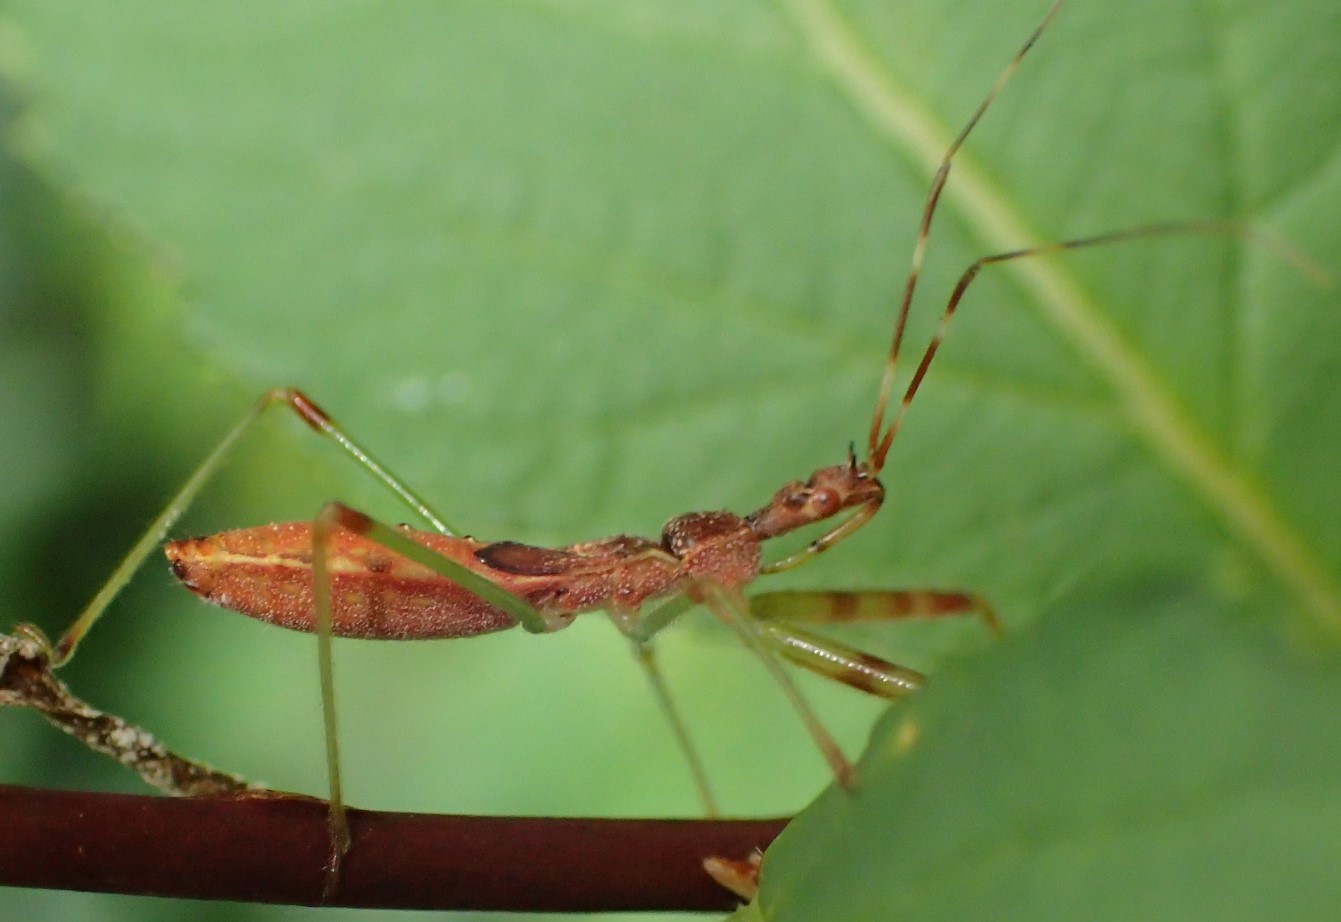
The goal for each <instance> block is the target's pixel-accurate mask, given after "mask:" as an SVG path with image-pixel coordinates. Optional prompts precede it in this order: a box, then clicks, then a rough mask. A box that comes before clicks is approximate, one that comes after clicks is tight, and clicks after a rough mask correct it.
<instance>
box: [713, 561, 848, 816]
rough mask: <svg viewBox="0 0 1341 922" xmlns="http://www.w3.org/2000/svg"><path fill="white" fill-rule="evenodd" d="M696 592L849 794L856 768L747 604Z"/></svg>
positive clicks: (736, 596) (727, 595)
mask: <svg viewBox="0 0 1341 922" xmlns="http://www.w3.org/2000/svg"><path fill="white" fill-rule="evenodd" d="M698 589H699V590H700V592H701V593H702V597H703V601H704V603H705V604H706V605H707V606H708V607H709V608H710V609H712V611H713V614H715V615H717V617H719V618H721V619H722V620H723V621H725V622H726V623H727V624H728V625H729V626H730V627H731V628H732V629H733V630H734V631H735V632H736V634H737V635H738V636H739V637H740V639H741V641H742V642H744V644H745V646H747V647H749V648H750V650H752V651H754V653H755V655H756V656H758V657H759V659H760V660H762V661H763V664H764V667H765V668H766V669H768V671H769V673H771V674H772V676H773V679H774V680H775V681H776V682H777V683H778V685H779V687H781V689H782V693H783V694H784V695H786V696H787V700H788V701H790V702H791V705H792V707H793V708H795V709H796V713H797V714H799V715H800V717H801V722H802V723H803V724H805V727H806V730H807V731H809V733H810V736H811V738H812V739H814V741H815V745H817V746H818V747H819V749H820V752H821V753H823V755H824V759H825V761H827V762H828V763H829V767H830V768H831V769H832V770H833V774H834V777H835V778H836V779H837V780H838V783H839V784H841V785H842V786H843V787H845V788H848V789H849V790H850V789H851V788H852V787H853V786H854V785H855V784H856V768H855V767H854V766H853V765H852V763H851V762H850V761H848V758H847V756H845V755H844V754H843V750H842V749H841V748H840V747H839V745H838V743H837V742H836V741H835V740H834V738H833V736H832V735H831V734H830V733H829V731H828V730H827V729H825V727H824V724H823V723H821V722H820V719H819V716H818V715H817V714H816V713H815V711H814V710H813V709H812V708H811V707H810V704H809V703H808V702H807V701H806V700H805V698H804V697H803V696H802V695H801V690H800V689H799V688H797V687H796V683H795V682H793V681H792V677H791V676H789V675H788V674H787V673H786V671H785V670H784V669H783V668H782V664H781V663H779V662H778V660H777V657H775V656H774V655H773V653H774V651H775V650H776V649H777V644H775V643H774V642H772V641H771V640H769V639H768V636H767V634H766V631H765V627H766V625H764V624H763V623H761V622H757V621H755V620H754V619H753V618H751V617H750V614H749V606H748V603H747V602H746V600H745V598H744V597H743V596H741V594H740V592H739V591H733V590H728V589H725V588H723V587H722V586H718V585H716V584H714V583H700V584H699V585H698Z"/></svg>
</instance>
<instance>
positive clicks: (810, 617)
mask: <svg viewBox="0 0 1341 922" xmlns="http://www.w3.org/2000/svg"><path fill="white" fill-rule="evenodd" d="M749 601H750V615H751V616H752V617H753V618H754V619H755V620H756V621H757V622H758V624H759V627H760V629H761V636H762V638H763V640H764V643H765V644H766V645H767V646H768V647H769V648H770V649H772V650H774V651H775V652H776V653H778V654H779V655H780V656H782V657H783V658H784V659H786V660H788V661H789V662H792V663H794V664H796V665H797V666H800V667H801V668H803V669H808V670H810V671H811V672H814V673H817V674H819V675H822V676H825V677H827V678H830V679H835V680H836V681H839V682H842V683H844V684H846V685H850V686H852V687H853V688H856V689H858V690H859V691H864V692H866V693H867V694H870V695H876V696H878V697H881V698H900V697H902V696H904V695H906V694H909V693H911V692H914V691H917V690H918V689H919V688H921V687H922V685H923V683H924V682H925V681H926V677H925V676H924V675H922V674H921V673H920V672H917V671H915V670H912V669H909V668H907V667H906V666H900V665H898V664H897V663H891V662H889V661H888V660H884V659H881V658H880V657H878V656H873V655H871V654H869V653H865V652H863V651H861V650H858V649H857V648H855V647H851V646H848V645H847V644H844V643H841V642H839V641H837V640H834V639H833V638H831V637H821V636H819V635H816V634H812V633H810V632H809V631H805V630H802V629H801V628H798V627H796V626H795V624H796V622H799V621H809V622H822V623H829V624H838V623H845V622H854V621H887V620H894V619H900V618H914V617H932V618H935V617H944V616H949V615H967V614H979V615H981V616H982V618H983V620H984V621H985V622H986V624H987V626H988V628H990V629H991V630H992V632H993V633H995V634H1000V633H1001V622H1000V620H999V619H998V618H997V615H996V610H995V609H993V608H992V606H991V605H990V604H989V603H988V602H987V600H985V599H984V598H982V596H979V595H974V594H973V593H969V592H946V591H943V590H938V589H898V590H891V591H869V592H836V591H835V592H805V591H786V590H784V591H781V592H765V593H762V594H761V595H757V596H755V597H753V598H751V599H750V600H749Z"/></svg>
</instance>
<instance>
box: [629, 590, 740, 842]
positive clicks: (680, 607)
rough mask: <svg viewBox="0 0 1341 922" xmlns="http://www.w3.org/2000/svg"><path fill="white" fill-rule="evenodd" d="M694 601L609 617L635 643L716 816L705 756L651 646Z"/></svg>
mask: <svg viewBox="0 0 1341 922" xmlns="http://www.w3.org/2000/svg"><path fill="white" fill-rule="evenodd" d="M692 604H693V603H692V602H690V600H689V599H688V598H686V597H685V596H676V597H675V598H673V599H670V600H669V601H667V602H664V603H662V604H661V605H660V606H658V607H657V608H655V609H653V610H652V611H651V612H650V613H649V614H648V616H647V617H646V618H641V617H639V616H638V614H637V613H636V612H622V611H618V610H616V611H612V612H610V620H612V621H613V622H614V623H615V627H617V628H619V632H620V633H621V634H623V635H624V636H625V637H627V638H628V639H629V641H630V642H631V643H632V645H633V655H634V658H636V659H637V660H638V663H639V665H641V666H642V667H643V672H644V673H645V674H646V676H647V681H648V682H649V683H650V684H651V686H652V694H653V695H654V696H655V697H656V699H657V705H658V706H659V707H660V708H661V713H662V715H663V716H664V717H665V718H666V722H667V723H668V724H670V728H671V733H672V734H674V736H675V742H676V743H677V744H678V745H679V747H680V751H681V752H682V753H684V757H685V760H686V761H687V762H688V763H689V772H690V774H691V775H693V777H694V786H695V787H696V788H697V789H698V796H699V799H700V800H701V801H702V802H703V811H704V813H705V814H706V815H708V816H710V817H715V816H720V815H721V811H720V810H719V809H718V807H717V799H716V798H715V797H714V796H713V793H712V786H711V785H710V784H709V783H708V773H707V770H706V769H704V767H703V760H702V758H701V757H700V756H699V754H698V749H697V748H696V747H695V746H694V741H693V739H692V738H691V737H690V735H689V728H688V726H687V725H686V724H685V722H684V718H683V717H682V716H681V714H680V710H679V708H677V707H676V706H675V701H674V699H672V698H671V695H670V689H669V687H668V686H667V685H666V678H665V676H664V675H662V673H661V668H660V667H659V666H658V665H657V660H656V651H655V650H654V649H653V647H652V637H653V635H654V634H656V632H657V631H659V630H661V628H663V627H665V626H666V625H667V624H669V623H670V622H671V621H673V620H674V619H675V618H677V617H679V616H680V615H681V614H683V613H684V612H686V611H688V610H689V609H690V607H691V606H692Z"/></svg>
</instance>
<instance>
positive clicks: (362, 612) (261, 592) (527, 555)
mask: <svg viewBox="0 0 1341 922" xmlns="http://www.w3.org/2000/svg"><path fill="white" fill-rule="evenodd" d="M883 496H884V490H883V488H882V487H881V486H880V484H879V481H877V480H875V478H873V477H871V476H869V474H868V473H867V472H866V471H865V470H864V468H863V467H862V466H860V465H858V464H857V463H856V462H855V461H853V460H849V462H848V463H847V464H840V465H836V466H834V467H829V468H823V469H821V470H819V471H816V472H815V474H814V475H813V476H812V477H811V478H810V480H808V481H806V482H805V483H801V482H794V483H790V484H788V485H787V486H785V487H783V488H782V489H781V490H779V491H778V493H777V494H776V495H775V496H774V497H773V499H772V501H770V502H769V503H768V505H766V506H764V507H763V508H761V509H759V510H758V511H757V512H755V513H753V514H751V515H750V516H748V517H742V516H738V515H735V514H734V513H731V512H691V513H688V514H686V515H681V516H676V517H675V518H673V519H671V520H670V521H669V522H667V523H666V526H665V528H663V529H662V533H661V540H660V541H653V540H649V539H647V538H637V537H631V536H628V535H617V536H615V537H613V538H604V539H601V540H599V541H588V542H585V543H582V544H573V545H569V546H568V547H560V548H543V547H533V546H531V545H528V544H518V543H516V542H513V541H498V542H483V541H476V540H475V539H473V538H458V537H449V536H446V535H441V534H437V533H436V532H425V531H417V530H415V529H410V528H406V527H404V526H402V530H403V531H404V532H405V534H406V535H408V536H409V537H411V538H413V539H414V540H415V541H417V542H419V543H420V544H422V545H424V546H425V547H427V548H429V549H431V550H433V551H436V552H437V553H438V554H441V555H442V556H443V557H447V558H449V559H451V560H453V561H455V562H456V563H458V564H461V565H462V566H464V567H466V568H468V569H470V570H472V571H474V572H475V573H478V574H479V575H480V576H483V577H484V578H486V579H488V580H489V581H490V582H492V583H494V584H495V585H497V586H499V587H500V588H502V589H505V590H507V591H508V592H510V593H512V594H513V595H515V596H518V597H520V598H522V599H525V600H526V601H527V602H528V603H530V604H531V605H532V606H533V607H534V608H535V609H536V610H538V611H539V612H540V613H541V614H542V615H544V616H545V618H546V620H547V622H548V628H549V630H551V631H555V630H559V629H560V628H563V627H566V626H568V625H569V624H571V623H572V620H573V618H574V617H576V616H577V615H579V614H581V613H583V612H587V611H593V610H595V609H607V610H612V611H619V612H636V611H638V610H640V609H642V608H643V606H644V605H645V604H646V603H648V602H649V601H652V600H655V599H658V598H662V597H666V596H671V595H676V594H679V593H687V594H689V595H690V596H691V597H694V598H695V599H697V598H698V596H697V592H696V590H695V586H696V585H697V584H698V583H700V582H711V583H713V584H714V585H716V586H720V587H723V588H726V589H736V588H739V587H741V586H744V585H745V584H747V583H749V582H752V581H753V580H754V579H755V577H757V576H758V575H759V570H760V543H761V542H762V541H764V540H765V539H767V538H770V537H773V536H774V535H778V534H782V533H784V532H787V531H791V530H792V529H793V528H797V527H800V526H801V525H806V524H809V523H811V522H814V521H818V520H820V519H824V518H828V517H829V516H832V515H833V514H835V513H836V512H839V511H840V510H842V509H845V508H848V507H850V506H854V505H866V506H870V507H871V508H875V507H878V505H879V502H880V500H881V499H883ZM329 540H330V547H329V554H330V556H329V565H330V574H331V628H332V632H333V633H334V634H335V635H336V636H339V637H364V638H382V639H393V640H416V639H430V638H446V637H469V636H472V635H475V634H487V633H490V632H492V631H501V630H504V629H505V628H510V627H513V626H515V625H516V624H517V622H516V620H515V619H514V618H513V617H512V616H511V615H509V614H508V613H507V612H505V611H503V610H501V609H499V608H497V607H495V606H493V605H491V604H489V603H488V602H485V601H484V600H483V599H481V598H480V597H479V596H477V595H475V594H474V593H472V592H470V591H469V590H467V589H465V588H463V587H462V586H460V585H458V584H457V583H455V582H453V581H452V580H450V579H447V578H446V577H443V576H440V575H439V574H437V573H434V572H433V571H432V570H429V569H428V568H427V567H424V566H422V565H421V564H418V563H415V562H413V561H410V560H407V559H406V558H404V557H401V556H400V555H398V554H396V553H394V552H393V551H390V550H388V549H387V548H385V547H383V546H382V545H381V544H379V543H377V542H376V541H374V540H371V539H369V538H365V537H363V536H361V535H359V534H356V533H355V532H353V531H351V530H348V529H336V530H334V531H332V532H331V535H330V539H329ZM165 551H166V553H167V555H168V559H169V560H170V561H171V562H172V571H173V573H174V574H176V576H177V578H178V579H180V580H181V581H182V582H183V583H184V584H185V585H186V586H187V587H188V588H189V589H191V591H193V592H195V593H196V594H197V595H200V596H201V597H203V598H205V599H207V600H209V601H211V602H213V603H215V604H216V605H222V606H223V607H225V608H231V609H233V610H235V611H239V612H242V613H243V614H246V615H250V616H252V617H253V618H258V619H260V620H262V621H266V622H269V623H271V624H276V625H279V626H280V627H286V628H290V629H292V630H296V631H304V632H308V633H312V632H315V631H316V628H317V625H316V615H315V604H314V594H313V579H312V526H311V524H310V523H308V522H286V523H283V524H279V525H263V526H261V527H259V528H244V529H240V530H238V531H227V532H222V533H220V534H217V535H211V536H210V537H207V538H188V539H185V540H182V541H173V542H169V543H168V545H167V546H166V548H165Z"/></svg>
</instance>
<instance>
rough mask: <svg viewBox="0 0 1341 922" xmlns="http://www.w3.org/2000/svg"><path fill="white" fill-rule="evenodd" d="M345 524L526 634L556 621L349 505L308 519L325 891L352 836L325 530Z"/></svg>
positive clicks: (331, 890)
mask: <svg viewBox="0 0 1341 922" xmlns="http://www.w3.org/2000/svg"><path fill="white" fill-rule="evenodd" d="M336 529H345V530H347V531H351V532H353V533H355V534H357V535H361V536H362V537H365V538H368V539H369V540H371V541H374V542H376V543H378V544H380V545H382V546H383V547H385V548H387V550H390V551H393V552H394V553H397V554H400V555H401V556H402V557H406V558H408V559H410V560H412V561H414V562H415V563H418V564H421V565H422V566H425V567H427V568H428V569H430V570H432V571H433V572H434V573H437V574H438V575H440V576H443V577H445V578H447V579H450V580H452V581H454V582H456V583H458V584H459V585H460V586H462V587H463V588H465V589H467V590H469V591H470V592H472V593H474V594H475V595H477V596H479V597H480V598H481V599H483V600H484V601H485V602H488V603H489V604H491V605H494V606H496V607H498V608H501V609H502V610H503V611H505V612H507V613H508V614H509V615H511V616H512V617H514V618H516V619H517V621H518V622H519V623H520V624H521V625H522V627H524V628H525V629H526V630H527V631H529V632H531V633H544V632H546V631H550V630H554V629H555V628H557V627H559V626H561V625H559V624H555V623H553V622H552V621H551V620H550V619H548V618H546V617H545V616H544V615H543V614H541V613H540V612H539V611H538V610H536V609H535V608H534V607H533V606H532V605H531V604H530V603H528V602H527V601H526V600H524V599H522V598H519V597H518V596H515V595H513V594H512V593H510V592H508V591H507V590H506V589H503V588H502V587H500V586H497V585H495V584H494V583H491V582H490V581H489V580H487V579H485V578H484V577H483V576H480V575H479V574H478V573H475V572H473V571H471V570H469V569H467V568H466V567H463V566H462V565H461V564H459V563H457V562H456V561H454V560H450V559H448V558H446V557H444V556H442V555H441V554H438V553H436V552H434V551H432V550H430V549H429V548H427V547H424V545H422V544H420V543H419V542H417V541H415V540H413V539H412V538H409V537H408V536H406V535H405V534H404V533H403V532H401V531H400V530H399V529H397V528H393V527H392V526H390V525H385V524H383V523H381V522H378V521H377V520H376V519H373V518H371V517H370V516H367V515H365V514H364V513H362V512H359V511H358V510H356V509H351V508H350V507H349V506H346V505H344V504H343V503H327V504H326V505H325V506H323V507H322V509H321V511H320V512H319V513H317V517H316V518H315V519H314V520H313V522H312V585H313V601H314V603H315V608H316V635H317V665H318V671H319V673H320V676H321V713H322V722H323V726H324V730H325V740H326V771H327V778H328V781H329V784H330V801H329V803H330V830H331V856H330V863H329V864H328V866H327V875H326V894H327V895H328V896H333V895H334V892H335V888H336V886H337V885H338V882H339V869H340V859H341V857H342V856H343V855H344V853H345V852H347V851H348V850H349V846H350V843H351V841H352V839H351V836H350V831H349V818H348V815H347V813H346V810H345V802H344V793H343V785H342V783H341V778H340V745H339V734H338V730H337V723H336V711H335V676H334V665H333V661H332V658H331V636H332V635H331V580H330V562H329V557H330V546H329V545H330V535H331V534H332V533H333V532H334V531H335V530H336Z"/></svg>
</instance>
